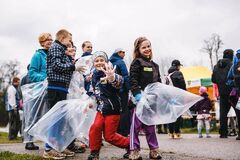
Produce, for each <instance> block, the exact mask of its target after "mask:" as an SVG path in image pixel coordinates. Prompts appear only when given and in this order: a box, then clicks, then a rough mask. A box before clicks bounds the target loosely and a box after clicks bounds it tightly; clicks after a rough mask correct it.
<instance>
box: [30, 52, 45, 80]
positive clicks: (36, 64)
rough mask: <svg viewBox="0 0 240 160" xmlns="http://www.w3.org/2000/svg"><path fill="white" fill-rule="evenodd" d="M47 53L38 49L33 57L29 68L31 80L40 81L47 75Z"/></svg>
mask: <svg viewBox="0 0 240 160" xmlns="http://www.w3.org/2000/svg"><path fill="white" fill-rule="evenodd" d="M46 61H47V53H46V51H44V50H43V49H38V50H37V51H36V52H35V54H34V55H33V57H32V60H31V63H30V68H29V79H30V80H31V82H40V81H43V80H44V79H45V78H46V77H47V73H46Z"/></svg>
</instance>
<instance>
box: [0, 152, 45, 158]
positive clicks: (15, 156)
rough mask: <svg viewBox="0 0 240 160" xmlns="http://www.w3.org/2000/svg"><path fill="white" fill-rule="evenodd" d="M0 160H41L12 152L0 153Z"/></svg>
mask: <svg viewBox="0 0 240 160" xmlns="http://www.w3.org/2000/svg"><path fill="white" fill-rule="evenodd" d="M0 159H1V160H43V159H44V158H42V157H40V156H34V155H29V154H15V153H12V152H8V151H7V152H0Z"/></svg>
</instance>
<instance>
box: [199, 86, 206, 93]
mask: <svg viewBox="0 0 240 160" xmlns="http://www.w3.org/2000/svg"><path fill="white" fill-rule="evenodd" d="M206 92H207V88H206V87H203V86H202V87H200V88H199V93H200V94H203V93H206Z"/></svg>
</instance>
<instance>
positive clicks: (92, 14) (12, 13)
mask: <svg viewBox="0 0 240 160" xmlns="http://www.w3.org/2000/svg"><path fill="white" fill-rule="evenodd" d="M239 6H240V1H239V0H227V1H226V0H85V1H82V0H48V1H47V0H0V60H1V61H3V60H14V59H16V60H19V61H20V62H21V63H22V67H23V68H25V67H26V65H27V64H28V63H29V62H30V60H31V57H32V55H33V54H34V52H35V50H36V49H38V48H40V45H39V43H38V36H39V34H40V33H42V32H50V33H52V35H55V33H56V32H57V31H58V30H59V29H62V28H65V29H67V30H69V31H70V32H71V33H72V34H73V40H74V43H75V45H76V46H77V47H78V51H77V53H78V56H80V55H81V53H82V51H81V47H80V45H81V44H82V42H83V41H85V40H90V41H91V42H92V43H93V49H94V51H96V50H103V51H106V52H107V53H108V54H109V55H110V54H111V53H112V52H113V51H114V49H115V48H118V47H122V48H125V49H127V50H128V52H127V54H128V55H129V56H130V55H132V50H133V42H134V40H135V39H136V38H137V37H139V36H146V37H147V38H148V39H149V40H150V41H151V43H152V47H153V54H154V58H155V59H159V58H161V57H172V58H177V59H179V60H180V61H182V63H183V64H184V65H185V66H192V65H197V64H202V65H205V66H207V67H210V63H209V59H208V57H207V54H205V53H202V52H201V51H200V49H201V47H202V46H203V40H204V39H207V38H208V37H210V36H211V34H212V33H217V34H219V35H220V36H221V39H222V40H223V42H224V45H223V49H224V48H232V49H234V50H236V49H238V48H240V46H239V38H238V37H240V31H239V28H240V17H239ZM54 37H55V36H54ZM223 49H222V50H223Z"/></svg>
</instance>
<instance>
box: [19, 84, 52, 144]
mask: <svg viewBox="0 0 240 160" xmlns="http://www.w3.org/2000/svg"><path fill="white" fill-rule="evenodd" d="M21 90H22V95H23V123H22V124H23V126H22V128H23V139H24V143H27V142H33V141H34V139H33V137H32V136H31V135H29V134H28V131H29V129H31V127H32V126H33V125H34V124H35V123H36V122H37V121H38V120H39V119H40V118H41V117H42V116H43V115H44V114H45V113H47V111H48V110H49V107H48V105H47V81H41V82H37V83H31V84H26V85H24V86H22V87H21Z"/></svg>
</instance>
